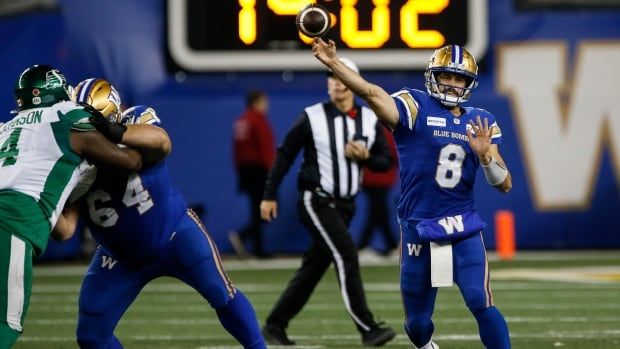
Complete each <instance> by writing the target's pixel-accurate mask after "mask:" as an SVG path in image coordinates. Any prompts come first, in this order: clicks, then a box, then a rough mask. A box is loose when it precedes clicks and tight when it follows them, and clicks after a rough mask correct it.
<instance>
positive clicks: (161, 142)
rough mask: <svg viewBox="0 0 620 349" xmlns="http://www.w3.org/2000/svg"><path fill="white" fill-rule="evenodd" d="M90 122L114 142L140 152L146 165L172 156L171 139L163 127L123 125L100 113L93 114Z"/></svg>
mask: <svg viewBox="0 0 620 349" xmlns="http://www.w3.org/2000/svg"><path fill="white" fill-rule="evenodd" d="M89 120H90V122H92V124H93V126H95V128H96V129H97V130H99V131H100V132H101V133H103V134H104V135H105V136H106V137H107V138H108V139H110V140H111V141H112V142H115V143H120V144H124V145H126V146H129V147H132V148H134V149H136V150H138V151H139V152H140V153H141V154H142V157H143V158H142V161H143V162H144V164H145V165H147V164H148V165H151V164H154V163H157V162H159V161H161V160H163V159H164V158H165V157H166V156H168V154H170V149H171V148H172V144H171V142H170V137H169V136H168V133H167V132H166V131H165V130H164V129H163V128H161V127H158V126H155V125H151V124H131V125H121V124H118V123H115V122H111V121H109V120H108V119H107V118H105V117H104V116H103V115H101V113H98V112H93V113H92V116H91V117H90V118H89Z"/></svg>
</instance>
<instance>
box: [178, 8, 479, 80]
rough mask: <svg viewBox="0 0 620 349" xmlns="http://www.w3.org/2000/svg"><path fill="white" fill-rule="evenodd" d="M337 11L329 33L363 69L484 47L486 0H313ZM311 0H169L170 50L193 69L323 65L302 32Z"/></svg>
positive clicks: (415, 64) (419, 64)
mask: <svg viewBox="0 0 620 349" xmlns="http://www.w3.org/2000/svg"><path fill="white" fill-rule="evenodd" d="M316 2H317V3H319V4H320V5H323V6H324V7H326V8H327V9H328V10H329V11H330V12H331V14H332V28H331V30H330V31H329V32H328V33H327V34H326V35H325V38H327V39H331V40H334V41H335V42H336V46H337V47H338V50H339V54H340V55H342V56H347V57H349V58H351V59H353V60H354V61H355V62H356V63H357V64H358V65H359V66H360V67H361V68H363V69H377V70H380V69H390V70H394V69H403V70H406V69H420V68H423V67H425V66H426V61H427V60H428V57H429V55H430V54H431V53H432V50H434V49H435V48H438V47H441V46H443V45H445V44H459V45H463V46H465V47H466V48H468V49H469V50H470V52H472V53H473V54H474V55H475V56H476V57H481V56H482V55H484V53H485V52H486V48H487V39H488V38H487V37H488V33H487V31H488V30H487V3H486V0H341V1H316ZM309 3H310V1H308V0H225V1H204V0H168V47H169V50H170V55H171V57H172V59H173V60H174V61H175V63H176V64H178V65H179V66H180V67H181V68H183V69H187V70H190V71H222V70H235V71H244V70H245V71H247V70H286V69H292V70H316V69H322V67H321V65H320V63H318V62H317V61H316V60H315V59H314V58H313V57H312V54H311V52H310V49H309V45H310V43H311V39H310V38H308V37H305V36H304V35H303V34H301V33H299V32H298V31H297V28H296V26H295V16H296V15H297V12H299V10H300V9H301V8H303V7H305V6H306V5H308V4H309Z"/></svg>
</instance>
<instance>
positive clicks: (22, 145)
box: [0, 102, 92, 227]
mask: <svg viewBox="0 0 620 349" xmlns="http://www.w3.org/2000/svg"><path fill="white" fill-rule="evenodd" d="M88 116H89V114H88V113H87V112H86V111H84V110H83V108H81V107H80V106H78V105H77V104H75V103H73V102H60V103H57V104H55V105H53V106H51V107H45V108H36V109H27V110H23V111H21V112H19V113H18V114H17V115H16V116H15V117H14V118H13V119H12V120H10V121H8V122H6V123H4V124H3V125H2V126H0V192H2V191H7V190H9V191H17V192H20V193H23V194H25V195H28V196H30V197H32V198H33V199H34V200H35V201H36V202H37V203H38V204H39V206H40V207H41V209H42V210H43V211H44V213H45V215H46V217H48V220H49V222H50V224H51V226H52V227H53V226H54V224H55V222H56V219H57V218H58V214H59V213H60V211H61V210H62V208H63V206H64V204H65V201H66V200H67V198H68V196H69V194H70V193H71V191H72V190H73V188H74V187H75V186H76V184H77V180H78V177H79V171H78V166H79V165H80V163H81V162H82V158H81V157H80V156H78V154H76V153H75V152H73V150H72V149H71V143H70V132H69V131H70V130H71V129H77V130H90V129H92V126H91V125H90V124H89V122H88ZM1 199H2V197H1V196H0V200H1Z"/></svg>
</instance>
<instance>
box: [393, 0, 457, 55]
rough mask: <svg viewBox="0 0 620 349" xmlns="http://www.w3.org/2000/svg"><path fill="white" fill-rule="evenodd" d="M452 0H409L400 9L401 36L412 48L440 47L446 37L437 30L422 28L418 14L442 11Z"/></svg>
mask: <svg viewBox="0 0 620 349" xmlns="http://www.w3.org/2000/svg"><path fill="white" fill-rule="evenodd" d="M449 4H450V0H433V1H429V0H409V1H407V3H406V4H405V5H404V6H403V7H402V8H401V9H400V38H401V39H402V40H403V41H404V42H405V44H407V46H409V47H411V48H420V47H424V48H434V47H440V46H442V45H443V44H444V42H445V41H446V38H445V37H444V36H443V35H442V34H441V33H440V32H438V31H436V30H420V27H419V25H418V16H419V15H420V14H425V15H432V14H438V13H441V11H443V10H444V9H445V8H446V7H448V5H449Z"/></svg>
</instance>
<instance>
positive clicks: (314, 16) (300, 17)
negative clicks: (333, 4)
mask: <svg viewBox="0 0 620 349" xmlns="http://www.w3.org/2000/svg"><path fill="white" fill-rule="evenodd" d="M296 23H297V29H298V30H299V31H300V32H302V33H303V34H304V35H306V36H309V37H311V38H315V37H318V36H322V35H324V34H325V33H327V31H328V30H329V28H330V25H331V17H330V15H329V11H327V9H326V8H325V7H323V6H321V5H319V4H310V5H308V6H306V7H304V8H303V9H301V11H299V12H298V13H297V19H296Z"/></svg>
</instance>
